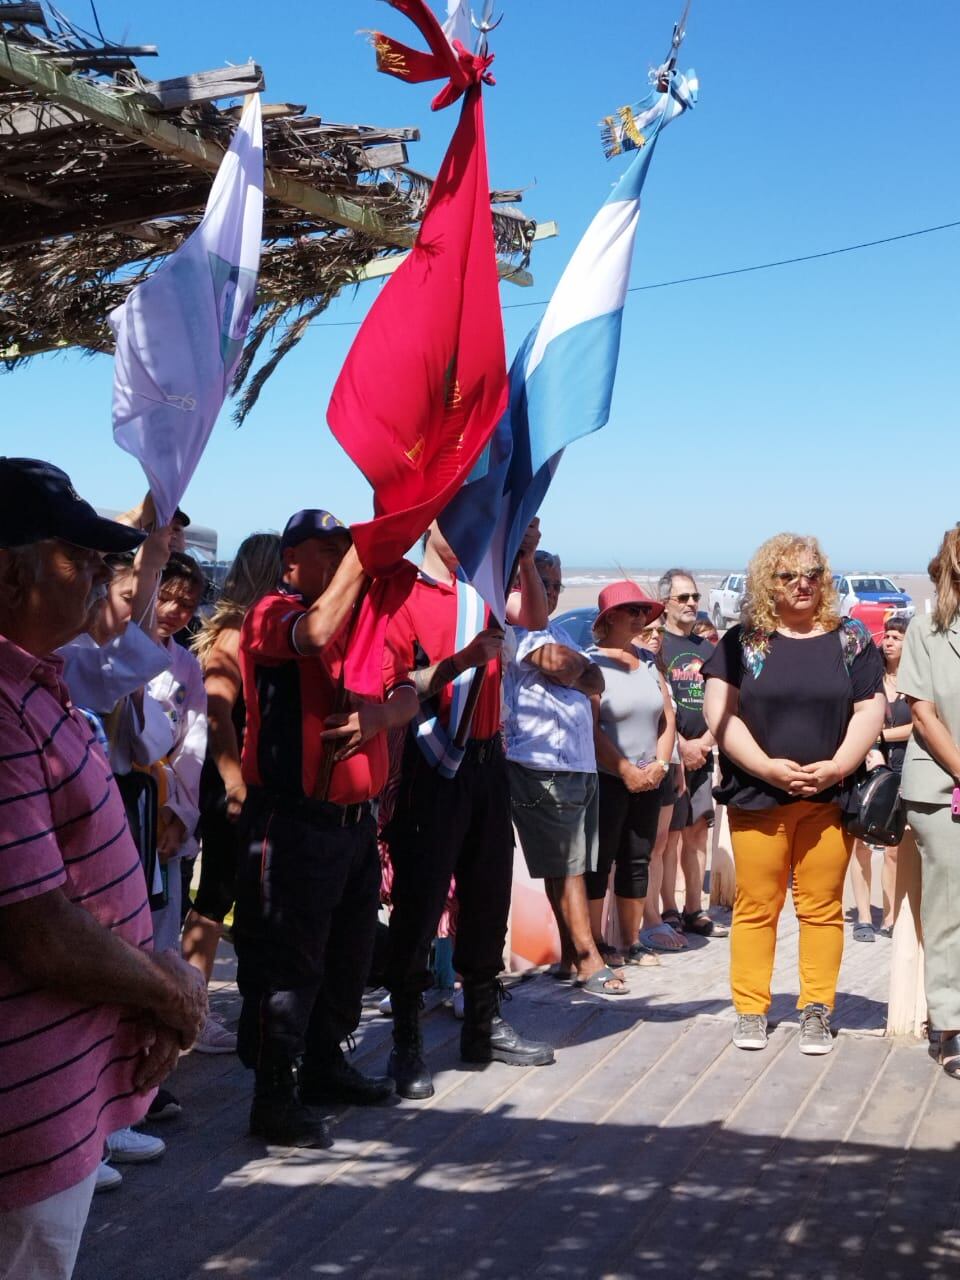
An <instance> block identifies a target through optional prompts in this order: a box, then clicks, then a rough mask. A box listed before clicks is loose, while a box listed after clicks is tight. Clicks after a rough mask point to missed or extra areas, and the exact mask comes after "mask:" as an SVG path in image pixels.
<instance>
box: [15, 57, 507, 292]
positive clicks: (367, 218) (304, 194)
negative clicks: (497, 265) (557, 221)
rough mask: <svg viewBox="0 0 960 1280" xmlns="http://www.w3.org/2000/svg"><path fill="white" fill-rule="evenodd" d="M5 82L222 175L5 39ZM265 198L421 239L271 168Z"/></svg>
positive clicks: (109, 96)
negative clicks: (26, 89)
mask: <svg viewBox="0 0 960 1280" xmlns="http://www.w3.org/2000/svg"><path fill="white" fill-rule="evenodd" d="M0 80H8V81H9V82H10V83H11V84H18V85H23V86H24V87H25V88H28V89H31V90H32V91H33V92H34V93H36V94H39V95H40V96H41V97H43V98H47V99H49V100H50V101H52V102H57V103H59V104H60V105H61V106H64V107H67V108H68V109H72V110H76V111H79V112H80V113H81V114H82V115H83V116H84V117H85V118H86V119H88V120H94V121H96V122H97V123H98V124H101V125H104V126H106V127H107V128H109V129H113V130H115V131H116V132H117V133H119V134H122V135H123V136H124V137H126V138H132V139H134V140H135V141H137V142H142V143H144V144H145V145H146V146H148V147H152V148H153V149H154V150H155V151H159V152H161V153H162V154H164V155H168V156H173V157H174V158H175V159H177V160H180V161H182V162H183V163H184V164H189V165H192V166H193V167H194V168H197V169H204V170H206V171H207V172H208V173H216V171H217V170H218V169H219V167H220V162H221V160H222V159H223V156H224V151H223V148H222V147H219V146H217V145H216V144H215V143H213V142H207V141H206V139H204V138H200V137H198V136H197V135H196V134H194V133H190V132H189V131H188V130H186V129H181V128H180V127H179V126H178V125H175V124H174V123H173V122H172V121H170V120H163V119H161V117H160V116H157V115H154V114H152V113H151V112H149V111H145V110H144V109H143V108H142V107H141V106H139V105H138V104H137V103H136V102H135V101H133V99H132V98H131V96H129V95H121V94H117V93H113V92H111V91H110V90H108V89H104V88H102V87H101V86H100V85H97V84H95V83H93V82H91V81H89V80H83V79H81V78H80V77H79V76H70V75H65V74H64V73H63V72H62V71H60V70H59V69H58V68H57V67H56V66H54V65H53V64H52V63H51V62H49V61H48V60H47V59H46V58H43V57H38V56H37V55H36V54H32V53H28V52H27V51H26V50H25V49H22V48H19V47H18V46H17V45H15V44H11V43H9V42H4V41H0ZM397 132H401V131H399V130H398V131H397ZM263 194H264V196H266V197H267V199H270V200H277V201H279V203H280V204H285V205H290V206H291V207H293V208H295V209H303V210H304V212H306V213H309V214H311V215H312V216H313V217H315V218H319V219H322V220H323V221H324V222H332V223H335V224H336V225H337V226H341V227H347V228H348V229H349V230H351V231H360V232H362V233H363V234H364V235H366V236H369V237H370V239H371V240H375V241H379V243H381V244H391V245H395V246H397V247H398V248H402V249H409V248H410V247H411V246H412V245H413V243H414V241H415V239H416V237H417V228H416V227H415V226H406V227H393V226H390V225H389V224H387V223H385V222H384V221H383V220H382V219H381V218H380V217H379V216H378V215H377V214H376V213H374V212H373V211H372V210H370V209H365V208H364V207H363V206H362V205H360V204H357V203H356V201H354V200H349V199H347V198H346V197H345V196H337V195H331V194H329V193H327V192H324V191H318V190H317V188H316V187H311V186H309V185H307V183H304V182H299V181H298V180H297V179H296V178H291V177H288V176H287V174H284V173H277V172H275V171H274V170H272V169H269V168H267V169H265V170H264V175H263ZM501 274H502V275H503V278H504V279H508V280H511V281H512V282H513V283H514V284H521V285H527V284H531V283H532V277H531V276H530V275H529V273H528V272H526V271H516V270H514V269H513V268H512V267H510V266H509V265H507V264H501Z"/></svg>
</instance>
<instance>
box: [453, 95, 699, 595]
mask: <svg viewBox="0 0 960 1280" xmlns="http://www.w3.org/2000/svg"><path fill="white" fill-rule="evenodd" d="M697 87H698V86H697V81H696V77H695V75H694V73H693V72H692V71H691V72H688V74H687V75H686V76H680V75H676V76H674V77H672V80H671V84H670V86H669V88H668V90H667V91H666V92H664V93H659V92H658V93H656V94H655V95H654V97H655V101H656V105H657V107H658V111H657V112H655V113H654V115H653V116H651V117H650V118H649V119H648V120H647V121H646V133H645V135H644V137H643V141H642V143H641V144H640V149H639V153H638V154H637V156H636V157H635V158H634V160H633V162H632V163H631V165H630V167H629V168H628V169H627V171H626V173H624V175H623V177H622V178H621V179H620V181H619V182H618V183H617V186H616V187H615V188H614V190H613V192H612V193H611V194H610V197H609V198H608V199H607V201H606V203H605V204H603V205H602V206H601V208H600V210H599V212H598V213H597V215H596V216H595V217H594V219H593V221H592V222H591V224H590V226H589V227H588V228H587V230H586V232H585V234H584V236H583V238H582V240H581V241H580V243H579V245H578V246H577V248H576V251H575V252H574V254H573V257H572V258H571V259H570V262H569V263H568V264H567V267H566V270H565V271H564V273H563V275H562V276H561V277H560V281H559V283H558V284H557V287H556V289H555V290H554V293H553V297H552V298H551V299H550V302H549V304H548V306H547V309H546V311H545V313H544V315H543V318H542V320H541V321H540V323H539V324H538V325H537V326H536V327H535V328H534V329H532V330H531V331H530V333H529V334H528V335H527V337H526V339H525V340H524V342H523V344H522V346H521V347H520V350H519V351H518V352H517V355H516V357H515V358H514V361H513V364H512V366H511V369H510V404H509V407H508V409H507V411H506V413H505V414H504V415H503V417H502V418H501V420H500V422H499V423H498V425H497V428H496V431H495V432H494V435H493V437H492V438H491V440H490V442H489V444H488V446H487V448H486V450H485V451H484V453H483V454H482V455H481V456H480V459H479V460H478V462H477V464H476V465H475V467H474V469H473V471H472V472H471V474H470V476H469V477H468V479H467V481H466V483H465V484H464V486H463V488H462V489H461V490H460V492H459V493H458V494H457V496H456V498H454V500H453V502H451V503H450V504H449V505H448V506H447V507H446V509H445V510H444V511H443V513H442V515H441V516H440V517H439V523H440V528H441V530H442V532H443V535H444V537H445V538H446V540H447V542H448V543H449V544H450V546H451V547H452V548H453V550H454V551H455V553H456V555H457V558H458V559H459V561H460V564H461V568H462V570H463V572H464V574H465V576H466V577H467V578H468V579H469V580H470V581H471V582H472V583H473V585H474V586H475V587H476V589H477V590H478V591H479V592H480V594H481V595H482V596H483V597H484V599H485V600H486V601H487V603H488V604H489V605H490V608H491V609H492V610H493V612H494V614H495V615H496V616H497V617H498V618H500V619H503V618H504V614H505V609H506V595H507V592H508V591H509V588H510V577H511V574H512V572H513V567H514V564H515V559H516V555H517V552H518V551H519V548H520V541H521V539H522V538H523V534H524V531H525V529H526V527H527V525H528V524H529V523H530V521H531V520H532V519H533V517H534V516H535V515H536V513H537V511H538V509H539V507H540V504H541V503H542V501H543V498H544V496H545V494H546V492H547V489H548V488H549V486H550V481H551V480H552V479H553V476H554V473H555V471H556V469H557V466H558V465H559V462H560V458H561V457H562V455H563V450H564V449H565V448H566V446H567V445H568V444H570V443H571V442H572V441H574V440H577V439H579V438H580V436H584V435H587V434H589V433H590V432H592V431H596V430H598V429H599V428H600V427H602V426H603V425H604V423H605V422H606V421H607V419H608V417H609V416H610V401H611V399H612V396H613V384H614V380H615V378H616V372H617V360H618V357H619V354H620V327H621V320H622V317H623V304H624V300H625V298H626V293H627V285H628V284H629V280H630V263H631V259H632V257H633V245H634V240H635V237H636V231H637V223H638V221H639V218H640V193H641V191H642V189H643V183H644V180H645V178H646V176H647V170H648V168H649V167H650V160H651V158H652V156H653V151H654V147H655V145H656V142H657V138H658V136H659V134H660V130H661V129H662V128H663V127H664V126H665V125H667V124H668V123H669V122H670V121H671V120H673V119H675V118H676V116H678V115H680V114H681V113H682V112H683V111H685V110H686V109H687V107H691V106H693V105H694V103H695V101H696V95H697Z"/></svg>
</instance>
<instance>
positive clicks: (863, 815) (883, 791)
mask: <svg viewBox="0 0 960 1280" xmlns="http://www.w3.org/2000/svg"><path fill="white" fill-rule="evenodd" d="M906 824H907V816H906V812H905V810H904V807H903V802H902V801H901V799H900V775H899V773H895V772H894V770H893V769H891V768H889V767H888V766H887V765H885V764H881V765H878V766H877V767H876V768H875V769H869V770H864V771H863V773H862V775H858V776H857V778H856V779H855V781H854V784H853V786H852V787H851V788H850V792H849V795H848V796H847V799H846V802H845V803H844V806H843V828H844V830H845V831H846V832H848V834H849V835H852V836H856V838H857V839H858V840H863V841H864V842H865V843H866V844H885V845H898V844H899V843H900V841H901V840H902V839H903V829H904V827H905V826H906Z"/></svg>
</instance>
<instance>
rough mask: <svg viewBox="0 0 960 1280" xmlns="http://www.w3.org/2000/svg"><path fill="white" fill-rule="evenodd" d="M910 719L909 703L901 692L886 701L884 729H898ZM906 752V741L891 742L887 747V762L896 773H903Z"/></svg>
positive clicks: (910, 720)
mask: <svg viewBox="0 0 960 1280" xmlns="http://www.w3.org/2000/svg"><path fill="white" fill-rule="evenodd" d="M912 720H913V716H912V715H911V714H910V704H909V703H908V702H907V700H906V698H905V697H904V696H903V694H902V693H898V694H897V696H896V697H895V698H894V700H893V702H890V701H889V700H888V701H887V713H886V715H885V716H884V717H883V727H884V728H885V729H899V728H901V727H902V726H903V725H905V724H910V723H911V722H912ZM908 741H909V739H908ZM906 754H907V743H906V742H891V743H890V744H889V745H888V747H887V764H888V765H889V766H890V768H891V769H893V770H894V771H895V772H896V773H903V758H904V756H905V755H906Z"/></svg>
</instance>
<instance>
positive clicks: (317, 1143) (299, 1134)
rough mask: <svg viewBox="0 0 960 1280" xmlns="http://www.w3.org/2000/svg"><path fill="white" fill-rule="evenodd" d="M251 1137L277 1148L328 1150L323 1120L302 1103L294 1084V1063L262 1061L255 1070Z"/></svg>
mask: <svg viewBox="0 0 960 1280" xmlns="http://www.w3.org/2000/svg"><path fill="white" fill-rule="evenodd" d="M250 1134H251V1136H252V1137H254V1138H262V1139H263V1141H264V1142H269V1143H272V1144H275V1145H276V1146H279V1147H331V1146H333V1140H332V1138H331V1137H330V1133H329V1131H328V1129H327V1126H326V1124H325V1123H324V1120H323V1116H321V1115H320V1114H319V1112H317V1111H315V1110H314V1109H313V1108H312V1107H308V1106H306V1105H305V1104H304V1103H303V1102H301V1100H300V1098H299V1096H298V1094H297V1088H296V1085H295V1084H294V1077H293V1063H292V1062H289V1061H281V1060H279V1059H273V1060H269V1058H268V1055H267V1054H266V1053H265V1054H264V1061H263V1062H262V1063H261V1065H260V1066H259V1067H258V1068H257V1075H256V1083H255V1085H254V1091H253V1106H252V1107H251V1108H250Z"/></svg>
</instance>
